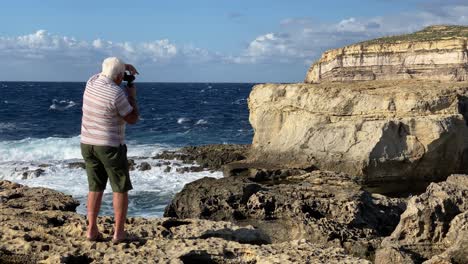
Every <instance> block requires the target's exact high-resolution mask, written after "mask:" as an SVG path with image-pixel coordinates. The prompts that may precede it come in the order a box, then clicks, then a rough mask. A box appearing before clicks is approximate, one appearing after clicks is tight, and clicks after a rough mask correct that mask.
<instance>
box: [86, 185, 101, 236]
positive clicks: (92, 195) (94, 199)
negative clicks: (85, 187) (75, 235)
mask: <svg viewBox="0 0 468 264" xmlns="http://www.w3.org/2000/svg"><path fill="white" fill-rule="evenodd" d="M102 193H103V192H89V193H88V231H87V232H86V236H87V237H88V238H94V237H96V236H97V234H98V233H99V229H98V227H97V223H96V221H97V217H98V215H99V209H101V201H102Z"/></svg>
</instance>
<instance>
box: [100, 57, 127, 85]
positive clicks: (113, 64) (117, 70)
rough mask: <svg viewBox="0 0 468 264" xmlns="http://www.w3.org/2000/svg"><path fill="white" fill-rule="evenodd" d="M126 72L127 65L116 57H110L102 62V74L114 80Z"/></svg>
mask: <svg viewBox="0 0 468 264" xmlns="http://www.w3.org/2000/svg"><path fill="white" fill-rule="evenodd" d="M124 72H125V63H124V62H123V61H121V60H120V59H118V58H116V57H109V58H107V59H105V60H104V61H103V62H102V72H101V74H102V75H104V76H106V77H107V78H109V79H112V80H114V79H115V78H117V77H118V76H119V74H123V73H124Z"/></svg>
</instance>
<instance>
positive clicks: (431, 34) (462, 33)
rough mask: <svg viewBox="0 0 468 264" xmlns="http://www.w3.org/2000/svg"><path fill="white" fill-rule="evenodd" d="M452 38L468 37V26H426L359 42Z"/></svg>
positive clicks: (373, 42)
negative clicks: (418, 29)
mask: <svg viewBox="0 0 468 264" xmlns="http://www.w3.org/2000/svg"><path fill="white" fill-rule="evenodd" d="M450 38H468V26H451V25H436V26H430V27H426V28H424V29H423V30H421V31H417V32H414V33H411V34H404V35H396V36H387V37H382V38H378V39H372V40H368V41H363V42H360V43H358V44H364V45H372V44H390V43H399V42H415V41H418V42H419V41H433V40H442V39H450Z"/></svg>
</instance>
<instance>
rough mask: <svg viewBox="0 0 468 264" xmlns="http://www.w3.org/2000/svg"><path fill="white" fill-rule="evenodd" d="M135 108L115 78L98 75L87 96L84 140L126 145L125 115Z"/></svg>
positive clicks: (92, 82) (103, 144)
mask: <svg viewBox="0 0 468 264" xmlns="http://www.w3.org/2000/svg"><path fill="white" fill-rule="evenodd" d="M132 111H133V107H132V106H131V105H130V103H129V102H128V100H127V96H126V95H125V93H124V91H123V90H122V89H121V88H120V87H119V86H118V85H117V84H115V83H114V82H113V81H112V80H111V79H109V78H107V77H105V76H102V75H99V74H96V75H94V76H93V77H91V78H90V79H89V80H88V82H87V83H86V89H85V92H84V95H83V118H82V120H81V143H84V144H89V145H94V146H111V147H118V146H119V145H120V144H125V120H124V119H123V117H124V116H126V115H128V114H129V113H130V112H132Z"/></svg>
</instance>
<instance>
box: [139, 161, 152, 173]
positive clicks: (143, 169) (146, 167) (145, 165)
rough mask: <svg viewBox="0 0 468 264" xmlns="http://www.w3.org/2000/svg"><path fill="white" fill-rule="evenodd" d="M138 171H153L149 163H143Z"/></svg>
mask: <svg viewBox="0 0 468 264" xmlns="http://www.w3.org/2000/svg"><path fill="white" fill-rule="evenodd" d="M137 168H138V170H140V171H147V170H151V165H150V164H149V163H148V162H145V161H144V162H142V163H140V165H138V166H137Z"/></svg>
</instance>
